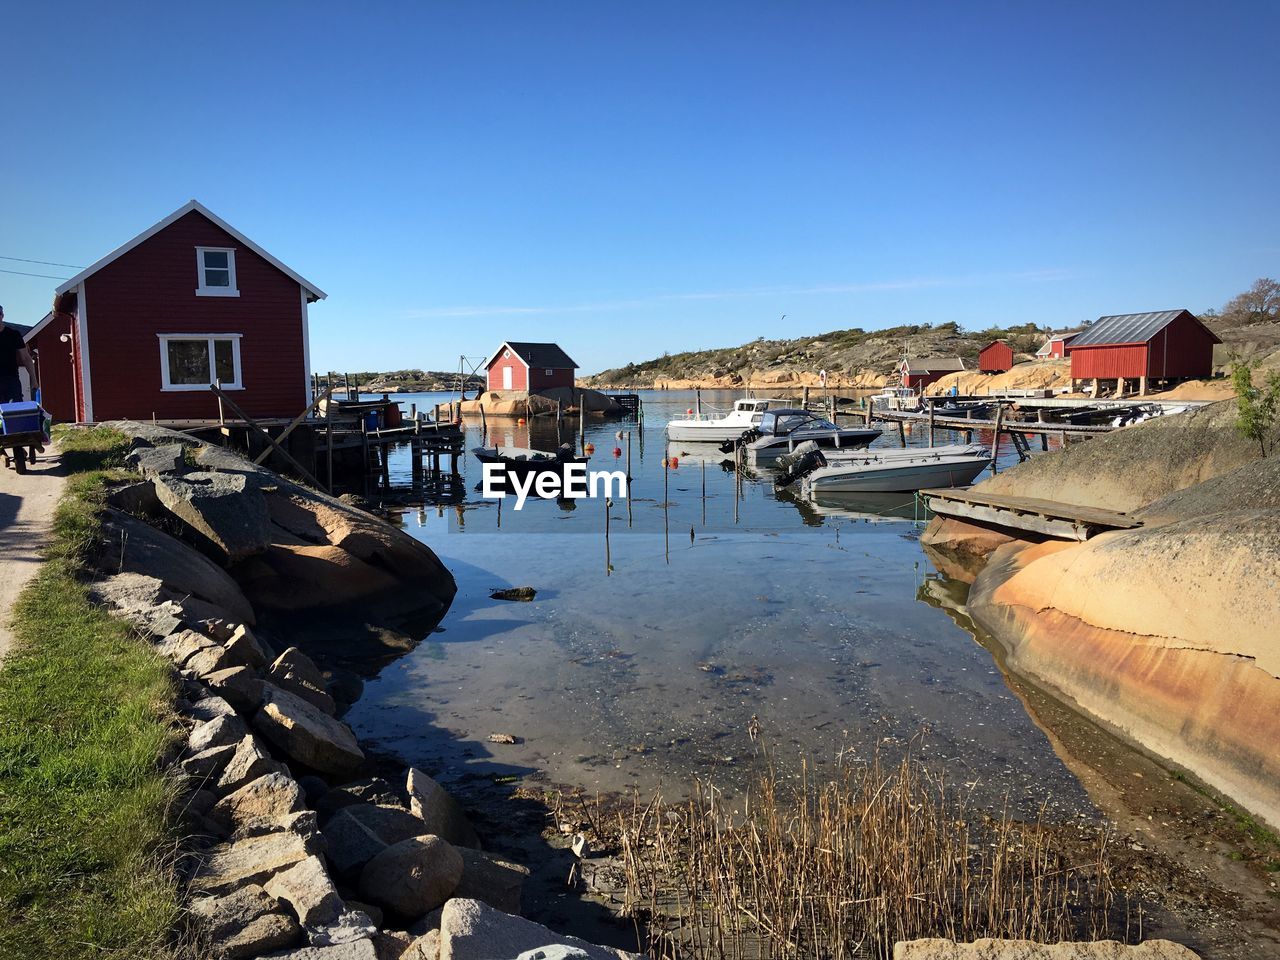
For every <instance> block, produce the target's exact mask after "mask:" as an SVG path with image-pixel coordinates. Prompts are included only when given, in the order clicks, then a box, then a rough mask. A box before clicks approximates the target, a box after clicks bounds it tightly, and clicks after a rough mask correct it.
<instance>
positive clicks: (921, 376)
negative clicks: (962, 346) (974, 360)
mask: <svg viewBox="0 0 1280 960" xmlns="http://www.w3.org/2000/svg"><path fill="white" fill-rule="evenodd" d="M964 369H965V366H964V361H963V360H962V359H960V358H959V357H906V358H904V359H903V361H902V362H901V363H900V364H898V374H899V376H901V377H902V385H903V386H904V387H910V388H911V389H912V390H919V391H921V392H923V391H924V388H925V387H927V386H929V384H931V383H934V382H936V381H938V380H941V379H942V378H943V377H945V376H946V375H947V374H948V373H960V372H962V371H963V370H964Z"/></svg>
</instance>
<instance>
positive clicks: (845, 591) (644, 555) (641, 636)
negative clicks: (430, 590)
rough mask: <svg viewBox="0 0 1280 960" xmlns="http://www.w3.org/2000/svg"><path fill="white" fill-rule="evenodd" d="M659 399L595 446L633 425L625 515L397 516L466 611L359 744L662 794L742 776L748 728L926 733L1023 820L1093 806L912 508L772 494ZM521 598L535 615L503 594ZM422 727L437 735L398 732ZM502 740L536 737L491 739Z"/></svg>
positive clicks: (498, 431)
mask: <svg viewBox="0 0 1280 960" xmlns="http://www.w3.org/2000/svg"><path fill="white" fill-rule="evenodd" d="M703 396H704V403H705V402H706V401H707V400H708V396H707V394H706V393H704V395H703ZM645 402H646V411H645V412H646V415H647V418H648V419H647V423H646V429H645V430H644V431H643V434H642V433H641V431H640V429H639V427H638V425H634V424H632V425H628V424H619V423H616V422H592V423H589V424H588V428H587V431H586V438H587V440H588V441H590V442H592V443H594V445H595V448H596V451H597V453H596V455H595V456H594V457H593V458H592V464H593V465H596V464H599V465H600V466H601V467H607V468H612V465H613V464H615V463H616V462H617V461H618V460H624V461H625V450H626V446H627V444H626V443H625V442H620V441H619V440H618V438H617V431H618V430H619V429H621V430H623V431H624V432H625V431H628V430H630V431H631V433H632V438H631V465H632V473H633V481H634V482H633V488H632V498H631V499H630V500H628V501H621V502H615V503H613V504H612V506H610V507H606V506H605V505H604V504H603V503H602V502H600V501H593V500H587V501H580V502H578V503H576V504H565V503H559V502H556V501H537V502H535V501H532V500H531V501H529V502H528V503H527V504H526V506H525V509H523V510H520V511H516V510H514V509H512V508H511V507H512V501H510V500H508V501H505V502H504V501H483V500H479V499H478V498H476V497H475V496H471V497H469V498H468V501H467V503H466V504H465V505H458V506H456V507H448V508H442V509H436V508H427V509H423V510H417V511H409V512H408V513H407V514H406V515H405V517H404V522H405V525H406V529H407V530H409V532H410V533H412V534H413V535H414V536H415V537H418V538H420V539H422V540H423V541H424V542H426V543H428V544H430V545H431V547H432V548H433V549H434V550H436V552H437V553H438V554H439V555H440V556H441V558H442V560H443V561H444V562H445V564H446V565H447V566H448V567H449V568H450V569H451V570H452V571H453V572H454V575H455V577H456V578H457V581H458V588H459V589H458V596H457V598H456V600H455V602H454V606H453V608H452V610H451V611H450V613H449V615H448V617H447V618H446V619H445V621H444V623H443V625H442V626H443V627H444V632H443V633H439V634H436V635H433V636H432V637H431V638H430V641H429V643H426V644H423V646H421V647H419V648H418V649H417V650H416V651H414V652H413V653H412V654H410V655H409V656H407V657H405V658H404V659H402V660H401V661H399V662H398V663H396V664H394V665H392V666H391V667H389V668H388V669H387V670H385V671H384V672H383V674H382V675H381V676H380V677H379V678H378V679H377V680H376V681H374V682H372V683H370V684H369V685H368V686H367V688H366V692H365V696H364V698H363V699H362V700H361V702H360V703H359V704H357V705H356V707H355V708H354V709H353V711H352V713H351V714H350V715H349V717H348V719H349V720H351V722H352V723H353V725H354V726H355V727H356V729H357V731H358V733H359V734H360V735H361V736H362V737H367V738H370V739H371V740H374V741H376V742H377V743H378V745H379V746H381V747H383V748H386V749H390V750H393V751H395V752H396V753H398V754H400V755H401V756H402V757H403V758H404V759H406V760H407V761H410V762H413V763H416V764H418V765H420V766H424V767H426V768H428V769H432V770H439V771H447V772H449V773H452V774H454V775H456V774H457V773H459V772H460V771H466V772H468V773H478V774H481V775H490V774H494V775H496V774H497V773H498V772H499V771H507V770H511V769H525V770H536V771H540V772H541V773H542V774H543V775H546V776H549V777H551V778H552V779H554V780H556V781H558V782H562V783H569V784H578V785H581V786H584V787H588V788H591V789H596V788H599V789H618V788H624V787H628V786H638V787H641V788H642V789H645V790H648V789H652V788H653V787H655V786H657V785H658V784H660V783H665V784H667V785H668V786H676V787H678V786H679V785H683V784H686V783H687V782H688V781H689V778H690V777H691V776H694V775H711V776H714V777H716V778H717V779H718V780H721V781H727V782H742V781H743V780H744V779H745V778H746V777H748V776H749V775H750V773H751V771H752V769H753V768H754V766H755V764H757V763H759V762H760V755H759V750H760V744H759V743H758V742H756V741H754V740H753V739H752V738H751V737H750V736H749V734H748V728H749V727H750V725H751V724H752V722H753V718H755V721H754V722H757V723H758V724H759V725H760V731H761V741H763V742H764V743H767V744H769V745H771V747H772V749H773V751H774V757H775V759H777V760H779V761H780V762H784V763H792V762H794V761H796V760H797V759H799V758H800V757H806V758H809V759H810V760H812V761H813V762H814V763H815V764H816V765H817V766H818V768H819V769H823V768H827V769H830V768H833V767H834V765H836V764H837V763H839V762H852V761H858V760H865V759H867V758H869V757H871V756H872V755H873V754H874V753H875V752H876V751H878V750H895V749H900V748H903V747H905V746H906V745H907V744H908V743H912V742H914V741H915V740H916V739H917V738H920V743H919V746H918V747H917V749H918V750H919V751H920V752H921V754H922V756H924V757H925V759H926V760H927V761H928V762H930V763H932V764H934V765H935V766H937V767H938V768H940V769H945V770H947V771H948V772H949V774H950V775H951V776H952V777H953V778H955V777H959V778H960V779H961V780H962V781H963V782H964V783H969V784H972V785H973V788H974V789H975V790H976V791H978V792H979V793H981V794H984V795H985V796H987V797H988V798H990V799H992V801H993V802H995V800H996V799H997V798H998V797H1000V796H1003V794H1004V793H1005V791H1006V790H1008V791H1010V792H1011V793H1012V799H1013V803H1014V805H1015V806H1016V807H1017V808H1018V809H1020V810H1025V811H1027V812H1028V813H1030V812H1033V811H1034V809H1035V808H1036V807H1037V806H1039V804H1040V803H1042V802H1049V803H1050V804H1051V811H1052V810H1058V811H1059V812H1061V813H1062V815H1063V816H1068V817H1069V816H1072V815H1075V813H1077V812H1079V811H1081V810H1091V809H1092V808H1091V806H1090V805H1089V803H1088V801H1087V799H1086V798H1085V796H1084V794H1083V792H1082V791H1081V790H1080V789H1079V787H1078V784H1077V783H1076V781H1075V780H1074V778H1073V777H1072V776H1071V774H1070V773H1069V772H1068V771H1067V770H1066V769H1065V768H1064V767H1063V766H1062V764H1061V762H1060V761H1059V760H1058V758H1057V757H1056V755H1055V754H1054V752H1053V750H1052V748H1051V747H1050V745H1049V743H1048V741H1047V740H1046V738H1045V736H1044V734H1043V733H1042V732H1041V731H1040V730H1039V729H1037V727H1036V726H1035V724H1034V723H1033V722H1032V721H1031V720H1030V719H1029V718H1028V716H1027V714H1026V713H1025V711H1024V710H1023V708H1022V706H1021V703H1020V702H1019V701H1018V699H1017V698H1016V697H1015V696H1014V695H1013V694H1012V693H1011V692H1010V691H1009V689H1008V688H1007V687H1006V685H1005V683H1004V680H1003V678H1002V676H1001V674H1000V671H999V669H998V668H997V667H996V665H995V664H994V663H993V662H992V659H991V657H990V655H989V654H988V653H987V652H986V651H985V650H984V649H983V648H982V647H981V646H979V645H978V644H976V643H975V642H974V641H973V639H972V638H971V636H970V635H969V634H968V633H966V632H965V631H964V630H963V629H961V628H960V627H958V626H957V625H956V624H955V623H953V622H952V620H951V618H950V617H949V616H948V611H947V610H946V609H940V608H939V607H938V606H935V603H937V602H939V598H940V597H952V596H953V593H952V590H953V587H952V586H951V585H950V584H949V583H948V582H947V581H944V580H942V579H939V578H938V576H937V574H936V573H934V571H933V567H932V566H931V564H930V563H929V561H928V559H927V558H926V557H925V555H924V554H923V553H922V551H921V548H920V545H919V542H918V526H917V525H916V524H915V523H914V522H912V521H913V519H914V517H915V507H914V500H913V498H911V497H910V496H909V495H889V496H887V497H884V498H881V497H879V496H876V497H871V498H869V497H865V496H864V497H860V498H858V499H857V500H844V501H841V502H833V501H825V500H824V501H823V502H816V503H814V502H809V501H802V500H799V499H798V498H797V497H796V496H795V494H794V493H788V492H786V491H783V492H775V491H774V489H773V483H772V474H771V473H770V472H769V471H768V470H763V471H758V472H755V471H753V472H742V473H738V472H737V471H735V470H734V469H733V466H732V463H730V465H729V467H728V468H726V467H725V466H724V464H723V462H722V455H720V454H719V453H718V451H711V450H704V449H698V448H697V447H695V446H694V445H690V444H672V445H668V444H667V443H666V442H665V438H664V437H663V436H662V432H661V425H662V424H663V423H665V420H666V418H667V416H668V415H670V414H671V413H674V412H677V411H683V410H684V409H685V408H687V407H688V406H691V405H692V404H691V402H690V399H689V398H687V397H682V396H680V395H678V394H671V395H654V394H650V395H647V396H646V401H645ZM421 405H422V403H421V402H420V406H421ZM472 429H474V428H472ZM566 432H567V431H566ZM474 436H475V440H474V442H471V443H469V445H470V446H476V445H479V443H480V439H479V434H478V433H476V434H474ZM495 439H497V440H498V441H499V442H501V443H504V444H506V443H510V444H512V445H517V446H534V447H540V448H542V449H554V447H555V445H556V444H557V442H558V440H559V437H558V436H557V432H556V428H555V424H554V421H553V420H550V419H549V422H548V421H535V422H534V423H533V424H523V425H521V424H517V423H505V422H503V423H499V424H495V423H494V421H492V420H491V421H489V440H490V442H493V441H494V440H495ZM623 440H624V441H625V436H624V438H623ZM879 442H881V443H883V442H885V441H884V440H881V441H879ZM896 442H897V438H896V437H894V438H893V443H894V444H895V445H896ZM615 449H618V450H622V451H623V453H622V455H621V456H620V457H615V456H614V450H615ZM399 469H403V470H404V472H405V473H407V471H408V467H407V465H405V466H403V468H400V467H397V466H396V463H395V461H393V474H394V473H395V472H396V471H397V470H399ZM463 470H464V471H465V472H466V479H467V481H468V482H467V489H468V490H471V489H472V488H473V487H474V485H475V484H476V483H478V482H479V478H480V475H479V471H478V469H476V464H475V463H474V461H472V460H471V458H469V457H468V458H467V462H466V463H464V464H463ZM393 478H394V477H393ZM606 517H607V520H606ZM606 522H607V523H608V526H609V530H610V542H609V544H608V545H607V546H606V544H605V542H604V538H603V533H604V530H605V525H606ZM526 584H527V585H530V586H533V587H535V588H537V590H538V591H539V592H538V597H537V599H536V600H534V601H533V602H532V603H506V602H503V601H495V600H491V599H490V597H489V594H490V593H491V591H492V590H493V589H494V588H497V587H506V586H520V585H526ZM922 601H923V602H922ZM401 708H404V712H401ZM426 714H429V715H430V717H431V724H430V725H429V726H424V725H422V724H419V723H415V722H411V721H409V720H406V719H405V718H412V717H421V716H423V715H426ZM499 730H506V731H513V732H516V733H518V734H519V736H520V737H521V738H522V740H523V742H522V743H519V744H514V745H494V744H490V743H487V742H486V737H487V736H488V734H490V733H493V732H495V731H499ZM922 732H923V733H922Z"/></svg>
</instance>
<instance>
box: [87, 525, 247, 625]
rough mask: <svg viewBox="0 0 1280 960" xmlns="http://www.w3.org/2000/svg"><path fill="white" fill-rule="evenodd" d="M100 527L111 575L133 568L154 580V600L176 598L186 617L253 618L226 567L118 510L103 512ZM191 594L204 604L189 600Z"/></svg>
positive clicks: (241, 592) (134, 570)
mask: <svg viewBox="0 0 1280 960" xmlns="http://www.w3.org/2000/svg"><path fill="white" fill-rule="evenodd" d="M102 532H103V539H104V541H105V542H106V543H107V544H109V545H110V546H109V547H108V548H107V551H106V556H105V558H104V563H105V565H106V566H107V569H108V570H109V571H110V572H111V573H112V574H113V575H115V574H122V573H136V574H141V575H143V576H145V577H152V578H154V579H156V580H159V581H160V582H161V583H162V584H163V587H164V589H163V591H162V592H161V595H160V596H159V598H158V599H159V600H161V601H163V600H173V601H175V602H177V603H178V604H179V605H181V606H182V608H183V611H184V614H185V615H190V617H191V618H192V619H204V618H205V617H219V616H221V617H228V618H230V619H233V620H236V621H237V622H240V623H248V624H253V623H255V622H256V620H255V616H254V612H253V607H251V606H250V605H249V601H248V600H246V599H245V595H244V593H243V591H241V589H240V587H239V586H238V585H237V584H236V582H235V581H234V580H233V579H231V577H230V576H229V575H228V574H227V572H226V571H225V570H223V569H222V568H221V567H219V566H218V565H217V564H215V563H213V561H211V560H209V559H208V558H207V557H205V556H204V555H203V554H201V553H200V552H199V551H197V550H194V549H193V548H191V547H189V546H187V545H186V544H185V543H183V542H182V541H180V540H178V539H176V538H175V537H171V536H169V535H168V534H167V533H163V532H162V531H160V530H157V529H156V528H155V527H152V526H150V525H148V524H146V523H143V522H142V521H141V520H138V519H135V518H134V517H131V516H129V515H128V514H127V513H121V512H120V511H118V510H107V511H106V512H105V513H104V515H103V520H102ZM112 579H114V576H113V577H112ZM135 586H138V585H137V584H136V583H135ZM192 598H195V599H198V600H202V601H205V603H206V604H207V606H206V607H200V606H199V605H196V604H191V602H190V601H191V599H192ZM189 607H190V609H188V608H189Z"/></svg>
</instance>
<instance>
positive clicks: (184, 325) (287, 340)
mask: <svg viewBox="0 0 1280 960" xmlns="http://www.w3.org/2000/svg"><path fill="white" fill-rule="evenodd" d="M198 246H210V247H235V248H236V257H235V260H236V286H237V288H238V289H239V290H240V296H239V297H198V296H196V293H195V290H196V286H197V277H196V247H198ZM84 301H85V302H84V303H83V307H84V308H85V309H86V311H87V314H88V328H89V333H88V354H89V376H90V381H91V384H92V390H93V417H94V419H95V420H111V419H118V418H125V417H129V418H137V419H147V418H150V417H151V415H152V414H153V413H154V414H155V416H156V417H157V418H159V419H161V420H181V419H210V418H215V417H217V415H218V404H217V400H216V399H215V398H214V396H213V395H212V394H211V393H208V392H206V391H203V390H200V391H174V392H166V391H164V390H162V389H161V372H160V341H159V340H158V339H157V337H156V335H157V334H160V333H238V334H241V335H242V336H241V340H240V358H241V378H242V381H243V383H244V389H243V390H239V391H235V392H233V393H232V394H231V395H232V396H233V397H234V398H235V402H236V403H237V404H238V405H239V406H240V407H242V408H243V409H244V411H245V412H246V413H247V414H249V415H250V416H264V417H272V416H275V417H285V416H287V417H292V416H296V415H297V414H299V413H301V412H302V409H303V408H304V407H305V406H306V404H307V399H306V393H307V390H306V361H305V356H304V342H303V329H302V298H301V291H300V288H299V285H298V284H297V282H296V281H294V280H291V279H290V278H289V277H287V276H286V275H285V274H283V273H281V272H280V270H278V269H277V268H276V267H274V266H272V265H271V264H270V263H268V262H267V261H266V260H264V259H262V258H261V257H260V256H258V255H257V254H256V253H254V252H253V251H252V250H249V249H248V248H246V247H245V246H244V245H243V244H241V243H238V242H237V241H236V240H235V239H234V238H233V237H231V236H230V235H229V234H227V233H225V232H224V231H223V230H222V229H221V228H219V227H217V226H215V225H214V224H213V223H212V222H210V221H209V220H206V219H205V218H204V217H203V216H202V215H201V214H199V213H197V212H195V211H193V212H191V213H189V214H187V215H186V216H185V217H183V218H182V219H180V220H178V221H176V222H174V223H172V224H170V225H169V226H168V227H166V228H165V229H164V230H162V231H160V232H159V233H157V234H156V235H155V236H153V237H150V238H149V239H147V240H145V241H143V242H142V243H140V244H139V245H138V246H136V247H134V248H133V249H132V250H130V251H129V252H128V253H126V254H124V255H123V256H122V257H120V258H119V259H118V260H116V261H115V262H113V263H111V264H108V265H107V266H105V267H103V268H102V269H101V270H99V271H98V272H97V273H95V274H94V275H93V276H91V277H89V278H88V279H87V280H86V281H85V297H84Z"/></svg>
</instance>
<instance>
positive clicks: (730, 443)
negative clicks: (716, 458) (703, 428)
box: [720, 427, 760, 453]
mask: <svg viewBox="0 0 1280 960" xmlns="http://www.w3.org/2000/svg"><path fill="white" fill-rule="evenodd" d="M759 439H760V431H759V430H758V429H756V428H755V427H751V428H750V429H748V430H743V431H742V433H741V434H740V435H739V437H738V439H737V440H726V441H725V442H724V443H722V444H720V452H721V453H733V451H735V450H737V449H738V447H744V446H746V445H747V444H748V443H750V442H751V441H752V440H759Z"/></svg>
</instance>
